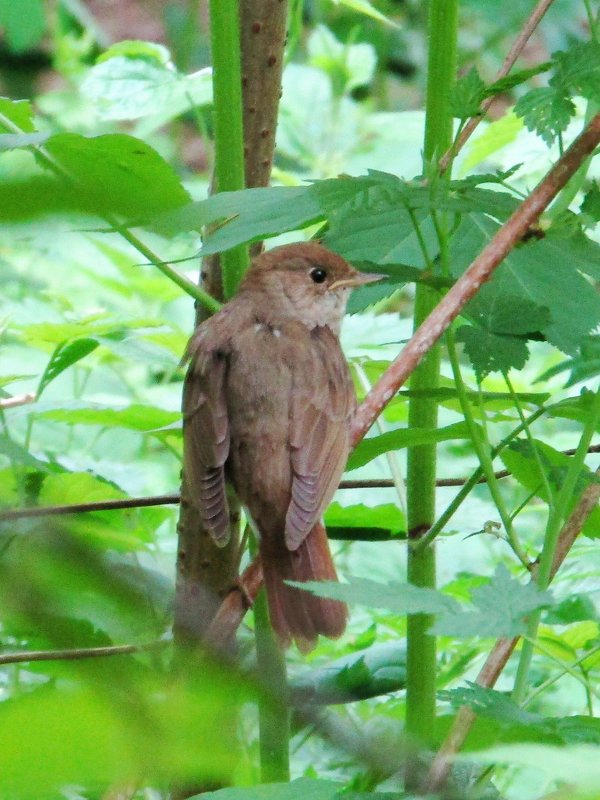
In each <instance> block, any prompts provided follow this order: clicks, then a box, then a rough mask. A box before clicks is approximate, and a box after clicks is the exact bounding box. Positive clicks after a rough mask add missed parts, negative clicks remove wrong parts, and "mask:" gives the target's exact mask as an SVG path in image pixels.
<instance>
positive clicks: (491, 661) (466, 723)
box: [423, 470, 600, 794]
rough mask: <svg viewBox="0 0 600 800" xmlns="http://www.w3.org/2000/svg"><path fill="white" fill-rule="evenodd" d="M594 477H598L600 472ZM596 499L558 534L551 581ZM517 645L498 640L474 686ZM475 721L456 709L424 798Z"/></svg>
mask: <svg viewBox="0 0 600 800" xmlns="http://www.w3.org/2000/svg"><path fill="white" fill-rule="evenodd" d="M596 474H600V470H599V471H598V472H597V473H596ZM599 499H600V483H592V484H590V485H589V486H588V487H587V489H586V490H585V491H584V492H583V494H582V495H581V499H580V500H579V502H578V503H577V505H576V506H575V508H574V509H573V511H572V513H571V515H570V516H569V518H568V520H567V521H566V522H565V524H564V526H563V528H562V530H561V532H560V535H559V539H558V544H557V548H556V553H555V557H554V563H553V565H552V572H551V578H554V576H555V575H556V573H557V572H558V570H559V568H560V566H561V565H562V563H563V561H564V560H565V558H566V557H567V554H568V552H569V550H570V549H571V547H572V546H573V543H574V542H575V539H576V538H577V536H578V535H579V534H580V532H581V529H582V528H583V525H584V523H585V521H586V520H587V518H588V517H589V515H590V514H591V513H592V511H593V510H594V509H595V508H596V506H597V505H598V500H599ZM531 580H532V581H535V568H534V570H533V574H532V578H531ZM518 641H519V637H517V636H516V637H514V638H513V639H498V641H497V642H496V645H495V647H494V649H493V650H492V652H491V653H490V654H489V656H488V657H487V659H486V662H485V664H484V665H483V667H482V669H481V671H480V673H479V675H478V676H477V680H476V683H477V684H478V685H479V686H483V687H485V688H488V689H490V688H492V687H493V686H494V685H495V683H496V681H497V680H498V678H499V677H500V675H501V673H502V670H503V669H504V667H505V666H506V664H507V663H508V659H509V658H510V656H511V654H512V652H513V650H514V649H515V647H516V646H517V643H518ZM475 717H476V714H475V712H474V711H473V710H472V709H471V708H469V707H468V706H463V707H462V708H460V709H459V711H458V714H457V715H456V718H455V720H454V724H453V725H452V728H451V729H450V732H449V733H448V735H447V736H446V739H445V741H444V743H443V744H442V746H441V748H440V749H439V751H438V753H437V754H436V757H435V759H434V761H433V763H432V765H431V768H430V770H429V773H428V774H427V777H426V779H425V783H424V787H423V791H424V793H425V794H429V793H431V794H435V793H437V792H439V791H440V789H441V788H442V787H443V785H444V784H445V782H446V780H447V778H448V775H449V773H450V768H451V765H452V760H453V758H454V756H455V755H456V753H457V752H458V751H459V750H460V748H461V747H462V745H463V743H464V741H465V739H466V738H467V735H468V733H469V731H470V730H471V726H472V725H473V722H474V721H475Z"/></svg>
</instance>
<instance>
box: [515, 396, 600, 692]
mask: <svg viewBox="0 0 600 800" xmlns="http://www.w3.org/2000/svg"><path fill="white" fill-rule="evenodd" d="M599 419H600V391H598V392H597V393H596V396H595V398H594V404H593V406H592V408H591V409H590V414H589V417H588V418H587V420H586V423H585V427H584V429H583V433H582V435H581V439H580V440H579V444H578V445H577V450H576V451H575V455H574V456H573V458H572V459H571V461H570V463H569V468H568V470H567V474H566V476H565V479H564V481H563V485H562V486H561V489H560V491H559V492H558V495H557V496H556V499H555V501H554V503H553V504H552V507H551V508H550V513H549V515H548V523H547V525H546V534H545V536H544V544H543V546H542V554H541V556H540V563H539V568H538V572H537V577H536V583H537V585H538V588H539V589H541V590H544V589H547V588H548V585H549V583H550V576H551V573H552V564H553V563H554V554H555V552H556V545H557V542H558V536H559V533H560V530H561V527H562V526H563V524H564V522H565V520H566V518H567V516H568V513H569V506H570V505H571V502H572V500H573V493H574V491H575V486H576V484H577V480H578V479H579V477H580V475H581V470H582V469H583V466H584V461H585V456H586V454H587V451H588V447H589V446H590V442H591V440H592V436H593V435H594V432H595V431H596V428H597V425H598V420H599ZM540 615H541V612H540V611H537V612H535V613H533V614H532V615H531V617H530V618H529V621H528V623H527V632H526V638H525V641H524V642H523V647H522V649H521V657H520V659H519V666H518V667H517V675H516V677H515V685H514V688H513V699H514V700H515V702H517V703H521V702H522V701H523V699H524V697H525V693H526V691H527V688H528V676H529V668H530V666H531V659H532V657H533V650H534V647H535V640H536V638H537V630H538V626H539V624H540Z"/></svg>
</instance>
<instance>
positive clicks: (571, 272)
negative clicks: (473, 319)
mask: <svg viewBox="0 0 600 800" xmlns="http://www.w3.org/2000/svg"><path fill="white" fill-rule="evenodd" d="M498 227H499V225H498V223H497V222H495V221H493V220H491V219H489V217H483V216H480V215H478V214H468V215H466V216H465V217H464V218H463V220H462V222H461V224H460V226H459V228H458V230H457V231H456V233H455V235H454V236H453V238H452V242H451V245H450V263H451V265H452V270H453V273H454V274H455V275H456V276H458V275H459V274H461V273H462V271H463V270H464V269H465V268H466V267H467V266H468V265H469V264H470V263H471V261H472V260H473V258H475V257H476V256H477V254H478V253H479V252H481V250H482V249H483V247H484V246H485V245H486V244H487V243H488V242H489V241H490V240H491V239H492V237H493V236H494V234H495V233H496V231H497V230H498ZM571 244H572V240H571V239H570V238H565V239H561V238H559V237H546V238H544V239H541V240H535V241H529V242H527V243H525V244H522V245H520V246H519V247H516V248H515V249H514V250H512V252H511V253H509V255H508V256H507V257H506V258H505V259H504V261H503V262H502V264H501V265H500V266H499V267H498V269H497V270H496V271H495V273H494V276H493V278H492V280H491V281H490V282H489V283H487V284H485V285H484V286H482V287H481V289H480V291H479V292H478V295H477V300H476V305H475V307H476V308H477V307H479V308H481V307H482V305H481V304H485V306H486V307H487V308H489V309H492V308H493V307H494V304H497V303H499V302H501V303H502V307H503V308H504V309H506V313H507V314H508V306H509V304H510V299H511V298H514V297H515V296H519V297H520V298H521V299H522V300H523V301H528V302H529V303H530V304H531V305H532V306H537V307H538V308H547V309H548V310H549V312H550V320H549V321H548V322H547V324H545V325H543V326H542V328H541V332H542V333H543V334H544V336H545V337H546V338H547V339H548V341H550V342H551V343H552V344H553V345H555V346H556V347H558V348H559V349H561V350H563V351H564V352H566V353H575V352H576V351H577V348H578V346H579V344H580V343H581V341H583V339H584V338H585V337H586V336H587V335H588V333H589V332H590V331H591V330H593V329H594V328H595V327H596V326H597V325H598V324H599V323H600V297H598V294H597V292H596V290H595V289H594V287H593V286H592V285H591V284H590V283H589V281H588V280H586V278H584V277H583V276H582V275H581V274H580V272H579V263H578V258H577V257H573V256H572V255H571V254H570V247H571ZM471 302H473V301H471ZM469 307H470V304H469V305H467V307H466V311H467V313H468V311H469ZM489 313H491V312H489ZM536 313H542V312H536ZM535 321H536V322H538V321H539V316H538V318H537V319H536V320H535ZM525 322H526V323H527V324H528V325H530V330H531V329H532V328H535V326H532V325H531V324H530V323H529V322H528V321H525ZM521 329H522V328H521Z"/></svg>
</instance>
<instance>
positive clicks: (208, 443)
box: [183, 328, 230, 547]
mask: <svg viewBox="0 0 600 800" xmlns="http://www.w3.org/2000/svg"><path fill="white" fill-rule="evenodd" d="M188 353H189V357H190V359H191V360H190V366H189V369H188V372H187V375H186V378H185V383H184V389H183V425H184V472H185V479H186V486H187V489H188V491H189V493H190V495H191V500H192V502H193V503H194V505H195V506H197V508H198V511H199V514H200V518H201V520H202V523H203V524H204V526H205V527H206V529H207V530H208V532H209V533H210V535H211V536H212V538H213V539H214V541H215V543H216V544H217V545H219V546H220V547H224V546H225V545H226V544H227V542H228V540H229V510H228V506H227V495H226V490H225V468H224V467H225V462H226V460H227V456H228V455H229V444H230V442H229V420H228V415H227V402H226V396H225V388H226V377H227V353H226V352H225V351H223V350H222V349H219V348H217V347H216V346H215V343H214V342H213V341H211V336H210V330H206V329H205V330H203V329H202V328H201V329H200V331H199V332H198V333H197V334H196V335H195V336H194V337H193V338H192V340H191V342H190V347H189V348H188Z"/></svg>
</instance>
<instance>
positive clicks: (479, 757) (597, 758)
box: [459, 743, 600, 800]
mask: <svg viewBox="0 0 600 800" xmlns="http://www.w3.org/2000/svg"><path fill="white" fill-rule="evenodd" d="M459 759H461V760H462V759H465V760H468V761H476V762H479V763H481V764H498V763H500V764H507V765H508V766H510V767H511V768H512V769H514V768H515V767H524V768H526V769H527V770H528V771H529V770H539V771H540V772H541V773H543V775H544V777H545V779H546V780H547V781H548V780H550V781H559V782H561V783H565V784H567V785H568V786H569V798H571V800H576V798H583V797H584V796H585V797H586V798H588V800H592V798H593V797H596V796H597V795H596V793H597V789H598V786H600V747H598V746H595V745H590V744H573V745H569V746H567V747H558V746H555V745H549V744H533V743H531V744H514V745H511V744H505V745H498V746H496V747H491V748H489V749H487V750H483V751H476V752H471V753H469V754H468V755H464V756H459ZM578 789H579V790H581V791H582V792H585V795H583V794H580V793H579V792H578V791H577V790H578Z"/></svg>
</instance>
